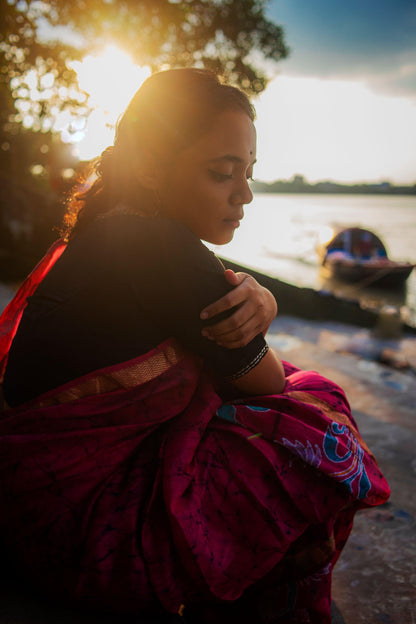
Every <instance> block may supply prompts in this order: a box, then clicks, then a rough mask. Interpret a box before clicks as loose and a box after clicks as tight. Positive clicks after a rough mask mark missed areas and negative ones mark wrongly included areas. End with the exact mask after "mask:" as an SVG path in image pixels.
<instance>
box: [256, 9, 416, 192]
mask: <svg viewBox="0 0 416 624" xmlns="http://www.w3.org/2000/svg"><path fill="white" fill-rule="evenodd" d="M267 12H268V16H269V18H271V19H273V21H275V22H276V23H278V24H280V25H282V26H283V28H284V31H285V36H286V41H287V44H288V45H289V48H290V49H291V54H290V56H289V58H288V59H285V60H284V61H281V62H279V63H278V66H277V74H276V76H275V77H274V78H273V79H272V80H271V82H270V84H269V86H268V87H267V89H266V91H265V92H264V93H263V94H262V95H261V96H260V98H258V99H257V100H256V101H255V105H256V109H257V124H256V125H257V131H258V160H259V163H258V166H257V170H256V172H255V177H256V178H258V179H261V180H267V181H271V180H276V179H289V178H291V177H292V176H293V175H296V174H300V175H303V176H305V178H306V179H307V180H309V181H310V182H314V181H318V180H326V179H333V180H337V181H341V182H382V181H390V182H392V183H395V184H414V183H416V1H415V0H348V2H347V1H346V0H313V1H311V0H271V2H269V4H268V11H267Z"/></svg>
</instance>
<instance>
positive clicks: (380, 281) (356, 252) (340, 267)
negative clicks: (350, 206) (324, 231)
mask: <svg viewBox="0 0 416 624" xmlns="http://www.w3.org/2000/svg"><path fill="white" fill-rule="evenodd" d="M318 254H319V256H320V259H321V264H322V266H323V267H324V269H325V271H326V272H327V273H328V274H329V276H330V277H334V278H336V279H340V280H343V281H345V282H353V283H355V284H357V283H358V284H357V285H359V286H361V287H365V286H373V285H374V286H379V287H383V288H397V287H399V286H402V285H403V284H404V282H405V281H406V280H407V278H408V277H409V275H410V273H411V272H412V270H413V268H414V267H415V266H416V265H415V264H412V263H410V262H405V261H402V262H401V261H399V262H397V261H394V260H391V259H390V258H389V257H388V255H387V250H386V247H385V246H384V244H383V243H382V241H381V240H380V238H379V237H378V236H376V234H374V232H371V231H370V230H365V229H363V228H359V227H351V228H346V229H343V230H340V231H338V232H337V233H336V234H335V235H334V236H333V237H332V238H331V239H330V240H329V241H328V242H326V243H324V244H321V245H320V246H319V247H318Z"/></svg>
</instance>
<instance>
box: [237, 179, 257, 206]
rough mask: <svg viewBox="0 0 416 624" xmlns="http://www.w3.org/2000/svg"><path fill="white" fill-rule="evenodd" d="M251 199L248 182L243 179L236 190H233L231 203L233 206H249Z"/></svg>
mask: <svg viewBox="0 0 416 624" xmlns="http://www.w3.org/2000/svg"><path fill="white" fill-rule="evenodd" d="M252 199H253V193H252V190H251V188H250V186H249V183H248V180H247V179H246V178H244V180H243V181H242V182H241V184H239V186H238V188H236V189H235V191H234V193H233V195H232V202H233V204H249V203H250V202H251V201H252Z"/></svg>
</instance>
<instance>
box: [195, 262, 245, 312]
mask: <svg viewBox="0 0 416 624" xmlns="http://www.w3.org/2000/svg"><path fill="white" fill-rule="evenodd" d="M224 276H225V278H226V280H227V282H228V283H229V284H231V286H236V288H234V290H231V291H230V292H229V293H227V294H226V295H224V297H221V299H218V301H214V303H211V304H210V305H209V306H207V307H206V308H204V309H203V310H202V311H201V315H200V316H201V319H202V320H207V319H210V318H213V317H214V316H217V314H221V312H225V311H226V310H230V309H231V308H234V307H235V306H238V305H240V304H241V303H243V302H244V301H245V300H246V298H247V291H246V288H244V287H242V284H243V282H244V281H245V280H246V279H247V278H249V277H250V276H249V275H247V273H234V271H231V269H227V270H226V271H225V273H224Z"/></svg>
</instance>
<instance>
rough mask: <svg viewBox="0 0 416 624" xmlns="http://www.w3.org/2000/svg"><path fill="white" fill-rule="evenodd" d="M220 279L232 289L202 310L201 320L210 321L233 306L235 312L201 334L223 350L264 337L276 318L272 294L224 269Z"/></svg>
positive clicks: (241, 345) (253, 281)
mask: <svg viewBox="0 0 416 624" xmlns="http://www.w3.org/2000/svg"><path fill="white" fill-rule="evenodd" d="M224 276H225V278H226V280H227V282H228V283H229V284H231V285H232V286H235V287H236V288H234V289H233V290H231V291H230V292H229V293H228V294H226V295H225V296H224V297H222V298H221V299H218V301H215V302H214V303H212V304H211V305H209V306H207V307H206V308H204V309H203V310H202V312H201V319H203V320H207V319H210V318H212V317H214V316H216V315H217V314H220V313H221V312H224V311H225V310H229V309H230V308H233V307H235V306H238V309H237V310H236V311H235V312H234V313H233V314H232V315H231V316H229V317H228V318H226V319H224V320H223V321H219V322H218V323H215V325H210V326H209V327H206V328H204V329H203V331H202V334H203V335H204V336H205V337H206V338H209V339H211V340H214V341H215V342H216V343H217V344H219V345H221V346H223V347H226V348H227V349H237V348H238V347H245V345H247V344H248V343H249V342H250V341H251V340H252V339H253V338H254V337H255V336H257V334H259V333H262V334H263V335H265V334H266V332H267V330H268V329H269V326H270V323H271V322H272V320H273V319H274V318H275V316H276V314H277V303H276V300H275V298H274V297H273V295H272V293H271V292H270V291H269V290H267V288H264V287H263V286H260V284H259V283H258V282H257V281H256V280H255V279H254V277H252V276H251V275H248V274H247V273H234V271H231V269H227V270H226V271H225V273H224Z"/></svg>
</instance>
